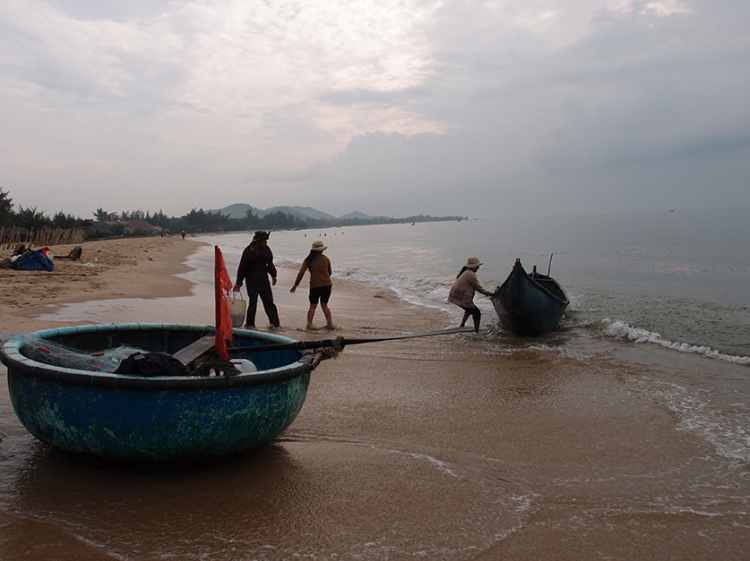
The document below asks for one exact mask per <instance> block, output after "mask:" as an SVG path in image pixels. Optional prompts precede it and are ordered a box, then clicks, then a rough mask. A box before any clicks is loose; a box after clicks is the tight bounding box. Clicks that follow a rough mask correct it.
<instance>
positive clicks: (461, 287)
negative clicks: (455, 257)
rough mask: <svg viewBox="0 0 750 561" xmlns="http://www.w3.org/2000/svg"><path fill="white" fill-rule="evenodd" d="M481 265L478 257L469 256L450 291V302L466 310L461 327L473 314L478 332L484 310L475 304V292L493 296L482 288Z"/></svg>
mask: <svg viewBox="0 0 750 561" xmlns="http://www.w3.org/2000/svg"><path fill="white" fill-rule="evenodd" d="M481 265H482V262H481V261H480V260H479V259H478V258H477V257H469V260H468V261H467V262H466V265H464V267H463V269H461V271H460V272H459V273H458V276H457V277H456V281H455V282H454V283H453V286H452V287H451V290H450V292H449V293H448V302H450V303H451V304H455V305H456V306H458V307H459V308H461V309H462V310H463V311H464V318H463V320H461V327H464V326H465V325H466V320H468V319H469V316H471V317H472V319H473V320H474V331H476V332H478V331H479V320H480V319H481V318H482V312H481V310H480V309H479V308H477V307H476V305H475V304H474V293H475V292H481V293H482V294H484V295H485V296H492V292H490V291H488V290H485V289H484V288H482V285H480V284H479V279H477V271H478V270H479V267H480V266H481Z"/></svg>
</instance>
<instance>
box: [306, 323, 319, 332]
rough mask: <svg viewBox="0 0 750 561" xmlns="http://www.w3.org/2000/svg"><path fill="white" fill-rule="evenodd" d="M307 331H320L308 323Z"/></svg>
mask: <svg viewBox="0 0 750 561" xmlns="http://www.w3.org/2000/svg"><path fill="white" fill-rule="evenodd" d="M305 329H307V330H308V331H317V330H318V328H317V327H315V326H314V325H313V324H312V323H308V324H307V327H305Z"/></svg>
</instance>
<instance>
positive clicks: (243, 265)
mask: <svg viewBox="0 0 750 561" xmlns="http://www.w3.org/2000/svg"><path fill="white" fill-rule="evenodd" d="M246 273H247V248H245V251H243V252H242V257H240V264H239V265H238V266H237V281H236V282H235V283H234V288H233V290H234V291H236V292H239V290H240V288H242V282H243V281H244V280H245V276H246Z"/></svg>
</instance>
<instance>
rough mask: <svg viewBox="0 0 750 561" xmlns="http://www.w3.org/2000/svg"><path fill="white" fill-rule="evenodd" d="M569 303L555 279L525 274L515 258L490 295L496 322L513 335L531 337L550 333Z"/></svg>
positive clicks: (519, 262) (534, 272)
mask: <svg viewBox="0 0 750 561" xmlns="http://www.w3.org/2000/svg"><path fill="white" fill-rule="evenodd" d="M568 304H570V301H569V300H568V297H567V296H566V294H565V291H564V290H563V289H562V287H561V286H560V285H559V284H558V283H557V281H556V280H555V279H553V278H552V277H550V276H549V275H542V274H540V273H537V272H536V269H535V270H534V271H533V272H532V273H531V274H528V273H527V272H526V271H525V270H524V268H523V266H522V265H521V260H520V259H516V263H515V265H514V266H513V271H511V273H510V275H509V276H508V278H507V279H505V282H504V283H503V284H502V285H501V286H499V287H498V288H497V289H496V290H495V293H494V294H493V296H492V305H493V306H494V307H495V311H496V312H497V316H498V318H499V319H500V323H502V325H503V326H504V327H505V328H506V329H508V330H509V331H511V332H512V333H515V334H516V335H526V336H535V335H541V334H543V333H547V332H548V331H552V330H553V329H555V328H556V327H557V324H558V323H559V322H560V319H561V318H562V316H563V314H564V313H565V309H566V308H567V307H568Z"/></svg>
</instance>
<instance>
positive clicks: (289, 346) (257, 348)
mask: <svg viewBox="0 0 750 561" xmlns="http://www.w3.org/2000/svg"><path fill="white" fill-rule="evenodd" d="M469 331H474V328H472V327H452V328H451V329H443V330H441V331H427V332H426V333H407V334H406V335H389V336H387V337H370V338H368V339H346V338H344V337H339V338H338V339H323V340H321V341H294V342H293V343H273V344H270V345H252V346H249V347H230V348H229V349H227V350H228V351H229V352H230V353H244V352H261V351H285V350H293V351H301V350H304V349H318V348H320V347H333V346H335V345H338V346H340V348H342V349H343V348H344V347H345V346H346V345H359V344H361V343H377V342H379V341H395V340H396V339H413V338H415V337H432V336H434V335H453V334H455V333H468V332H469Z"/></svg>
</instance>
